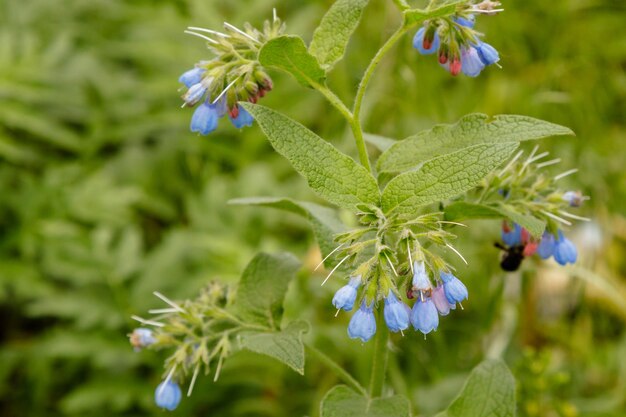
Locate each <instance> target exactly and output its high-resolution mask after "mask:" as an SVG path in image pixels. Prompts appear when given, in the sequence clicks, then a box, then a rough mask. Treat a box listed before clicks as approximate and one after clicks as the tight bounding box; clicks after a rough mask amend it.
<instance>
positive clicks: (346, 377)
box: [304, 343, 367, 396]
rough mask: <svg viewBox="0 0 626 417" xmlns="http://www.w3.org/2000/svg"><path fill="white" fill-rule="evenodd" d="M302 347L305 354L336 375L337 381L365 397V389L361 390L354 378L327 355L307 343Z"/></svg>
mask: <svg viewBox="0 0 626 417" xmlns="http://www.w3.org/2000/svg"><path fill="white" fill-rule="evenodd" d="M304 346H305V347H306V350H307V352H308V353H309V354H310V355H311V356H314V357H315V358H316V359H317V360H318V361H320V362H322V363H323V364H324V365H326V366H327V367H328V368H329V369H330V370H331V371H333V372H334V373H335V375H337V377H338V378H339V379H341V380H342V381H343V382H345V383H346V385H348V386H349V387H350V388H352V389H353V390H355V391H356V392H358V393H359V394H361V395H363V396H366V395H367V391H366V390H365V388H363V386H362V385H361V384H359V381H357V380H356V379H354V377H353V376H352V375H350V374H349V373H348V372H347V371H346V370H345V369H343V368H342V367H341V366H340V365H339V364H338V363H337V362H335V361H334V360H332V359H331V358H330V357H329V356H328V355H326V354H325V353H324V352H322V351H321V350H319V349H317V348H316V347H314V346H312V345H310V344H308V343H306V344H305V345H304Z"/></svg>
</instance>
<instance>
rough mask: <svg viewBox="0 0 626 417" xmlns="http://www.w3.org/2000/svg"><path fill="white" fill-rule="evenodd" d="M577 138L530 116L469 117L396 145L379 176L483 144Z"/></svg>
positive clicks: (382, 162)
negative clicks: (563, 136)
mask: <svg viewBox="0 0 626 417" xmlns="http://www.w3.org/2000/svg"><path fill="white" fill-rule="evenodd" d="M556 135H573V132H572V131H571V130H570V129H568V128H566V127H563V126H559V125H556V124H553V123H549V122H544V121H543V120H538V119H534V118H532V117H527V116H516V115H499V116H495V117H493V118H492V119H490V118H489V116H487V115H486V114H480V113H474V114H468V115H467V116H465V117H463V118H462V119H461V120H459V121H458V122H457V123H455V124H447V125H437V126H435V127H433V128H432V129H430V130H426V131H423V132H420V133H418V134H416V135H414V136H410V137H408V138H406V139H404V140H401V141H398V142H396V143H395V144H394V145H393V146H391V147H390V148H389V150H387V151H386V152H384V153H383V154H382V155H381V156H380V158H379V159H378V162H377V168H378V171H379V172H402V171H406V170H409V169H411V168H415V167H417V166H419V165H420V164H422V163H424V162H426V161H428V160H430V159H433V158H435V157H438V156H441V155H446V154H449V153H452V152H456V151H458V150H460V149H463V148H466V147H468V146H473V145H478V144H483V143H503V142H521V141H526V140H535V139H541V138H545V137H548V136H556Z"/></svg>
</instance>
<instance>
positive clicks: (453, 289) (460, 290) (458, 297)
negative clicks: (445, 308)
mask: <svg viewBox="0 0 626 417" xmlns="http://www.w3.org/2000/svg"><path fill="white" fill-rule="evenodd" d="M439 276H440V277H441V280H442V281H443V289H444V292H445V293H446V298H447V299H448V302H449V303H450V304H456V303H460V302H461V301H463V300H467V297H468V296H469V294H468V292H467V287H466V286H465V284H463V283H462V282H461V281H460V280H459V279H458V278H457V277H455V276H454V275H452V274H450V273H448V272H443V271H442V272H441V273H440V274H439Z"/></svg>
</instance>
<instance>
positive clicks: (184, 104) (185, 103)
mask: <svg viewBox="0 0 626 417" xmlns="http://www.w3.org/2000/svg"><path fill="white" fill-rule="evenodd" d="M186 105H187V102H186V101H185V102H184V103H183V105H182V106H180V108H181V109H182V108H183V107H185V106H186Z"/></svg>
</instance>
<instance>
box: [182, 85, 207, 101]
mask: <svg viewBox="0 0 626 417" xmlns="http://www.w3.org/2000/svg"><path fill="white" fill-rule="evenodd" d="M206 90H207V88H206V87H205V86H204V85H202V83H196V84H194V85H192V86H191V87H189V90H187V92H186V93H185V94H184V95H183V100H185V103H187V104H188V105H190V106H193V105H195V104H196V103H197V102H199V101H200V100H202V97H204V93H206Z"/></svg>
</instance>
